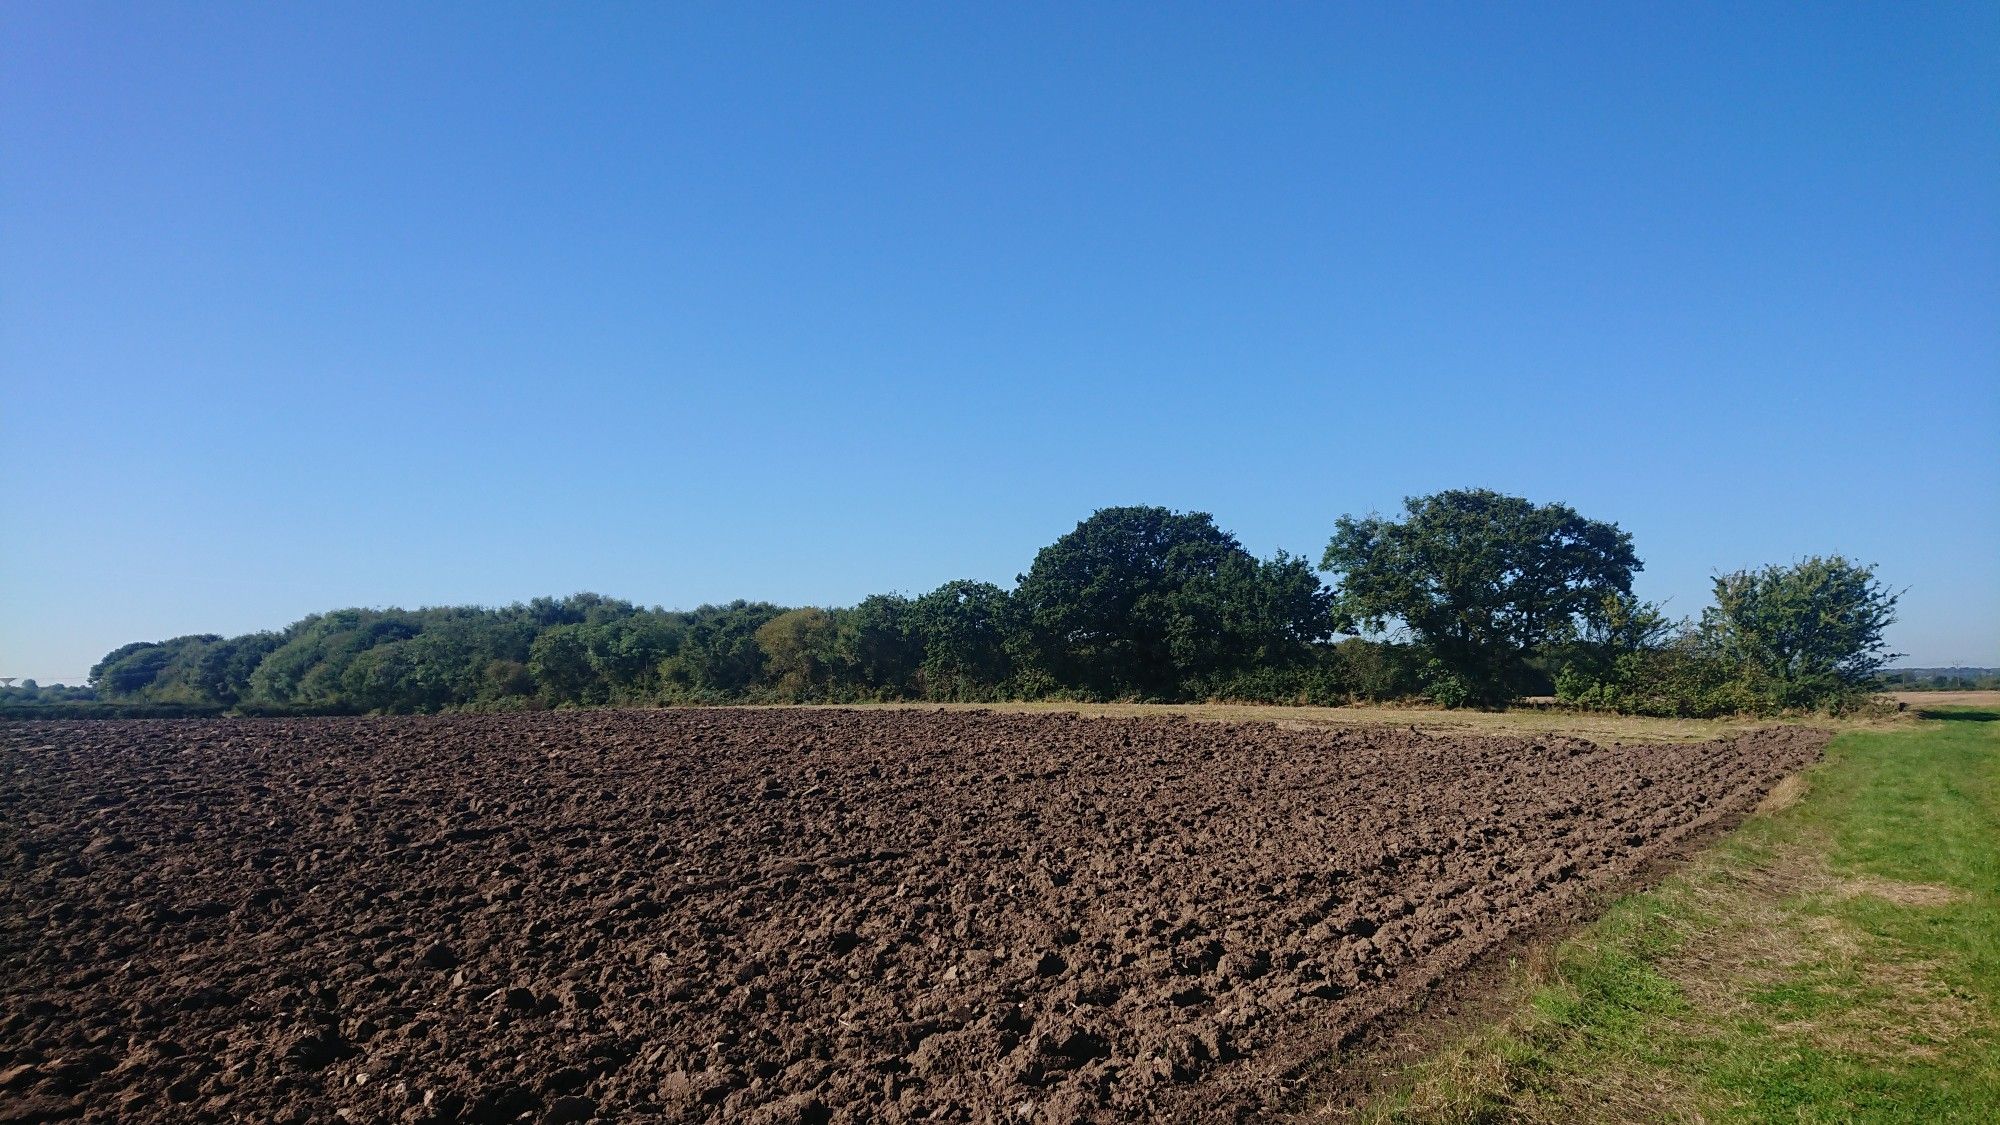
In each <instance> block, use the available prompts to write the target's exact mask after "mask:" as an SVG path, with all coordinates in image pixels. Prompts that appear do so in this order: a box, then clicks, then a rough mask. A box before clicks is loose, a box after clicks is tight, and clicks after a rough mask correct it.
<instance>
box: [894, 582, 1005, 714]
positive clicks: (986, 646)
mask: <svg viewBox="0 0 2000 1125" xmlns="http://www.w3.org/2000/svg"><path fill="white" fill-rule="evenodd" d="M1013 613H1014V603H1013V601H1012V599H1011V598H1010V597H1009V595H1008V593H1007V591H1005V590H1002V589H1001V588H1000V587H998V586H995V585H993V584H992V583H990V582H972V581H966V580H960V581H957V582H947V583H945V584H944V585H942V586H940V587H938V588H937V589H935V590H932V591H931V592H930V593H928V594H925V595H924V596H923V597H921V598H918V599H917V600H916V602H915V603H913V604H912V605H911V607H910V617H911V631H912V634H913V635H914V636H915V638H916V641H917V648H918V651H919V652H920V653H921V656H920V659H919V664H918V668H917V681H918V685H919V691H918V694H920V695H921V696H922V697H923V698H925V699H932V700H938V701H956V702H987V701H990V700H992V699H994V698H997V697H998V695H999V694H1000V693H1001V692H1002V691H1003V690H1004V689H1005V687H1006V685H1008V684H1009V682H1010V681H1012V680H1013V678H1014V662H1013V658H1012V656H1011V655H1010V654H1009V651H1008V644H1009V640H1010V639H1011V638H1013V637H1015V636H1017V635H1018V634H1019V630H1018V629H1017V628H1016V626H1015V623H1014V617H1013Z"/></svg>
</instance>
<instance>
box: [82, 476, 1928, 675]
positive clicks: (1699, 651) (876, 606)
mask: <svg viewBox="0 0 2000 1125" xmlns="http://www.w3.org/2000/svg"><path fill="white" fill-rule="evenodd" d="M1641 567H1642V564H1641V562H1640V560H1639V558H1638V557H1637V555H1636V554H1635V553H1634V551H1633V546H1632V540H1631V536H1630V535H1628V534H1627V533H1625V532H1624V531H1622V530H1620V529H1619V528H1618V526H1617V525H1616V524H1612V523H1606V522H1600V521H1596V520H1591V519H1586V518H1584V517H1583V516H1581V515H1579V514H1578V513H1577V512H1576V511H1575V510H1574V509H1572V508H1570V507H1568V506H1567V505H1564V504H1541V505H1537V504H1533V503H1530V502H1529V501H1527V500H1524V499H1521V498H1519V497H1512V496H1505V495H1501V494H1499V493H1495V492H1491V491H1487V490H1454V491H1447V492H1440V493H1437V494H1435V495H1431V496H1425V497H1417V498H1412V499H1410V500H1408V501H1406V502H1405V504H1404V510H1403V512H1402V513H1401V514H1400V515H1399V516H1397V517H1394V518H1388V517H1382V516H1368V517H1365V518H1357V517H1344V518H1342V519H1341V520H1339V521H1338V522H1337V524H1336V526H1335V530H1334V534H1333V536H1332V539H1331V541H1330V542H1329V544H1328V545H1327V547H1326V550H1325V552H1324V553H1323V555H1322V557H1321V560H1320V564H1319V566H1318V567H1317V568H1315V567H1314V566H1313V565H1312V564H1311V563H1310V562H1308V561H1307V560H1305V559H1303V558H1300V557H1297V556H1293V555H1289V554H1286V553H1284V552H1282V551H1280V552H1278V553H1277V554H1276V555H1274V556H1273V557H1271V558H1268V559H1260V558H1257V557H1255V556H1253V555H1252V554H1251V553H1250V552H1248V551H1247V550H1245V549H1244V547H1243V545H1242V544H1241V543H1240V542H1239V541H1238V540H1237V539H1236V537H1235V536H1234V535H1232V534H1230V533H1229V532H1227V531H1225V530H1223V529H1221V528H1219V527H1218V526H1217V525H1216V523H1215V521H1214V519H1213V517H1211V516H1210V515H1208V514H1206V513H1201V512H1177V511H1170V510H1168V509H1165V508H1158V507H1116V508H1105V509H1101V510H1099V511H1098V512H1096V513H1094V514H1093V515H1091V516H1090V517H1089V518H1088V519H1085V520H1083V521H1082V522H1081V523H1079V524H1078V525H1077V526H1076V528H1075V530H1073V531H1071V532H1069V533H1068V534H1066V535H1064V536H1062V537H1061V538H1059V539H1058V540H1056V541H1055V542H1054V543H1052V544H1050V545H1048V546H1047V547H1044V548H1042V550H1041V551H1040V552H1039V553H1037V554H1036V556H1035V558H1034V560H1033V562H1032V564H1031V565H1030V566H1029V568H1028V570H1027V572H1026V573H1025V574H1022V575H1020V576H1019V577H1018V579H1017V581H1016V584H1015V586H1014V587H1013V588H1012V589H1005V588H1002V587H1000V586H997V585H994V584H992V583H988V582H979V581H972V580H959V581H953V582H947V583H945V584H944V585H942V586H940V587H938V588H937V589H935V590H932V591H930V592H929V593H926V594H923V595H921V596H917V597H909V596H905V595H902V594H878V595H875V596H872V597H869V598H866V599H863V600H862V601H861V602H860V603H859V604H856V605H853V606H847V607H838V608H820V607H786V606H779V605H773V604H770V603H768V602H748V601H736V602H731V603H729V604H727V605H705V606H701V607H699V608H697V609H693V610H666V609H661V608H658V607H652V608H647V607H641V606H638V605H635V604H633V603H631V602H627V601H621V600H619V599H616V598H608V597H604V596H601V595H597V594H575V595H572V596H570V597H566V598H537V599H535V600H533V601H530V602H527V603H517V604H514V605H510V606H505V607H501V608H485V607H465V606H454V607H439V608H427V609H417V610H402V609H342V610H335V611H333V612H330V613H325V614H314V615H312V616H309V617H306V618H304V619H303V620H300V621H297V622H295V623H293V624H292V625H290V626H288V627H286V628H284V629H282V630H278V631H275V632H261V633H251V634H246V635H243V636H236V637H224V636H220V635H216V634H201V635H193V636H184V637H175V638H173V639H170V640H166V641H145V642H137V643H133V644H128V645H124V646H122V647H120V648H118V649H115V650H113V651H112V652H110V653H108V654H107V655H106V656H105V657H104V659H103V660H101V661H99V662H98V664H97V665H96V666H95V667H93V668H92V669H91V672H90V685H91V688H92V689H93V691H94V694H95V696H96V698H97V699H98V700H99V701H102V702H108V703H113V704H123V705H128V706H132V705H146V706H152V707H169V708H170V707H183V708H189V709H225V708H226V709H234V710H237V711H239V712H243V713H252V714H257V713H263V714H271V713H369V712H383V713H410V712H434V711H444V710H453V709H510V708H546V707H564V706H603V705H629V706H653V705H663V704H682V703H731V702H808V701H812V702H855V701H865V700H884V701H886V700H931V701H950V702H991V701H998V700H1005V699H1076V700H1108V699H1137V700H1153V701H1175V700H1233V701H1244V702H1251V701H1255V702H1274V703H1316V704H1341V703H1349V702H1362V701H1387V700H1400V699H1412V700H1414V699H1425V700H1428V701H1430V702H1432V703H1435V704H1439V705H1443V706H1447V707H1458V706H1469V705H1470V706H1500V705H1505V704H1507V703H1509V702H1512V701H1515V700H1518V699H1520V698H1521V697H1523V696H1527V695H1546V694H1554V695H1555V696H1557V697H1558V698H1559V699H1561V700H1562V701H1564V702H1566V703H1569V704H1572V705H1575V706H1580V707H1593V708H1603V709H1609V710H1618V711H1629V712H1635V713H1644V714H1661V715H1715V714H1724V713H1737V712H1772V711H1778V710H1804V709H1815V708H1818V709H1834V710H1839V709H1843V708H1848V707H1852V706H1854V705H1855V704H1856V703H1857V702H1858V701H1860V700H1861V699H1863V698H1865V697H1866V695H1867V694H1868V693H1869V692H1870V691H1871V690H1872V689H1873V687H1874V685H1875V680H1876V673H1877V672H1878V670H1879V669H1880V668H1881V667H1882V666H1883V664H1884V663H1885V662H1886V661H1887V660H1888V659H1890V654H1888V653H1886V652H1885V651H1884V649H1883V643H1882V630H1883V628H1884V627H1886V626H1887V625H1888V624H1889V623H1890V622H1891V621H1893V620H1894V607H1895V604H1896V595H1895V594H1894V593H1892V592H1890V591H1889V590H1887V589H1885V588H1884V587H1883V586H1882V585H1881V583H1880V582H1879V581H1877V580H1876V578H1875V575H1874V572H1873V568H1872V567H1868V566H1862V565H1858V564H1855V563H1852V562H1849V561H1848V560H1846V559H1844V558H1841V557H1838V556H1835V557H1830V558H1809V559H1806V560H1803V561H1801V562H1798V563H1795V564H1793V565H1789V566H1774V567H1768V568H1765V569H1763V570H1758V571H1746V572H1740V573H1736V574H1729V575H1724V576H1721V577H1718V578H1716V579H1715V582H1714V597H1715V600H1714V603H1713V604H1712V605H1710V606H1709V607H1708V608H1706V609H1705V610H1703V612H1702V613H1701V615H1700V616H1699V618H1697V619H1692V620H1685V621H1674V620H1671V619H1669V618H1668V617H1667V616H1666V615H1665V613H1664V612H1663V611H1662V610H1661V608H1660V607H1659V606H1657V605H1652V604H1648V603H1645V602H1643V601H1640V600H1639V599H1637V598H1635V597H1634V596H1633V594H1632V579H1633V576H1634V575H1635V574H1636V573H1637V572H1639V571H1640V569H1641ZM1322 574H1325V575H1327V576H1329V577H1330V579H1331V582H1330V583H1329V582H1328V581H1323V580H1322V578H1321V575H1322Z"/></svg>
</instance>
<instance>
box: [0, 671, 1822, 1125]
mask: <svg viewBox="0 0 2000 1125" xmlns="http://www.w3.org/2000/svg"><path fill="white" fill-rule="evenodd" d="M1823 741H1824V736H1822V735H1819V734H1817V733H1815V732H1810V731H1804V730H1799V729H1790V728H1781V729H1774V730H1769V731H1762V732H1758V733H1755V734H1751V735H1745V736H1741V737H1738V738H1735V739H1732V740H1728V741H1722V742H1713V743H1706V744H1699V745H1644V746H1633V747H1624V748H1604V747H1599V746H1596V745H1593V744H1590V743H1586V742H1581V741H1572V740H1566V739H1540V740H1533V741H1530V740H1522V739H1506V738H1453V739H1440V738H1431V737H1426V736H1424V735H1421V734H1418V733H1416V732H1414V731H1410V730H1401V729H1388V728H1379V729H1364V730H1352V731H1341V732H1325V731H1295V730H1287V729H1281V728H1279V727H1276V726H1270V725H1224V724H1213V723H1200V722H1191V721H1186V720H1177V719H1134V720H1107V719H1083V718H1078V717H1076V716H1070V715H1061V714H1043V715H1007V714H991V713H985V712H964V711H960V712H952V713H939V712H921V711H803V710H681V711H624V712H620V711H596V712H581V713H556V714H518V715H485V716H456V717H432V718H382V719H298V720H202V721H133V722H72V723H62V722H37V723H12V724H5V725H0V1120H39V1119H61V1118H82V1119H85V1120H95V1121H114V1120H116V1121H259V1122H262V1121H275V1122H321V1121H328V1122H333V1121H341V1120H345V1121H348V1122H356V1123H359V1122H373V1121H410V1122H452V1121H467V1122H500V1121H517V1120H525V1121H543V1122H565V1121H589V1120H601V1121H636V1120H663V1121H709V1120H713V1121H750V1122H823V1121H834V1122H855V1123H859V1122H873V1121H904V1120H972V1121H1009V1122H1028V1121H1034V1122H1046V1121H1072V1120H1081V1121H1089V1120H1152V1119H1159V1118H1174V1117H1180V1118H1185V1119H1195V1120H1209V1119H1215V1118H1217V1117H1228V1116H1235V1115H1243V1114H1254V1113H1257V1112H1260V1111H1263V1110H1267V1109H1269V1108H1270V1107H1271V1106H1273V1105H1274V1104H1276V1101H1277V1099H1279V1098H1280V1097H1281V1095H1282V1092H1283V1090H1284V1088H1285V1080H1286V1078H1287V1076H1288V1075H1290V1074H1293V1073H1295V1072H1296V1071H1297V1070H1298V1069H1299V1068H1300V1067H1302V1066H1305V1065H1307V1064H1309V1063H1311V1062H1312V1061H1313V1060H1315V1059H1319V1058H1323V1057H1324V1052H1325V1051H1326V1050H1327V1049H1330V1048H1331V1047H1332V1046H1333V1045H1335V1044H1336V1043H1337V1042H1338V1041H1339V1038H1340V1037H1341V1036H1342V1035H1343V1034H1346V1033H1348V1032H1351V1031H1353V1030H1354V1029H1355V1028H1357V1027H1359V1026H1362V1025H1363V1024H1364V1023H1366V1022H1367V1021H1369V1020H1372V1019H1374V1018H1376V1017H1378V1016H1380V1015H1382V1014H1383V1013H1385V1012H1390V1011H1393V1010H1395V1009H1397V1008H1398V1007H1400V1006H1404V1005H1407V1004H1409V1003H1410V1002H1411V1001H1412V1000H1413V999H1415V998H1416V997H1418V996H1420V995H1421V994H1422V992H1423V991H1424V990H1425V989H1426V988H1428V987H1429V986H1431V985H1433V984H1435V983H1436V982H1437V981H1438V980H1440V979H1441V978H1442V977H1443V976H1445V975H1446V974H1449V973H1451V972H1453V971H1454V970H1457V969H1461V968H1463V967H1464V966H1465V965H1466V964H1467V963H1468V962H1470V961H1471V960H1472V959H1473V958H1475V957H1476V956H1477V955H1478V954H1479V953H1481V952H1482V951H1485V950H1487V949H1490V948H1491V947H1493V946H1494V945H1495V944H1496V943H1498V942H1500V941H1501V940H1502V939H1504V938H1506V937H1507V936H1508V935H1509V934H1510V933H1514V932H1517V931H1519V930H1520V929H1521V928H1523V927H1524V926H1528V925H1531V924H1533V923H1536V922H1538V921H1542V920H1547V919H1550V918H1553V917H1558V916H1562V915H1563V914H1564V912H1565V911H1573V910H1575V909H1576V908H1577V906H1578V904H1579V903H1580V901H1581V900H1582V898H1583V896H1586V895H1588V894H1589V893H1590V892H1591V891H1592V890H1593V889H1597V888H1602V887H1604V886H1607V885H1609V884H1611V883H1614V882H1616V881H1618V880H1620V879H1622V878H1624V877H1626V876H1629V875H1630V874H1631V873H1632V872H1633V871H1634V870H1635V869H1637V868H1638V867H1639V866H1640V865H1642V864H1643V863H1645V862H1646V861H1647V860H1648V859H1650V858H1652V857H1654V856H1656V855H1658V854H1659V853H1661V852H1662V851H1663V850H1666V849H1668V848H1671V847H1672V846H1673V845H1674V843H1675V842H1676V841H1678V840H1681V839H1683V838H1685V837H1687V836H1688V835H1689V834H1691V833H1695V832H1698V831H1700V830H1701V829H1703V828H1704V827H1707V826H1710V825H1713V824H1714V823H1715V822H1716V821H1718V820H1720V819H1723V818H1726V817H1730V816H1733V815H1738V814H1741V813H1742V812H1744V811H1745V810H1747V809H1748V808H1749V807H1751V806H1752V805H1754V804H1755V802H1756V801H1757V800H1758V798H1759V796H1760V795H1761V794H1762V793H1763V792H1764V791H1765V790H1766V789H1767V788H1768V787H1769V786H1770V785H1771V784H1772V783H1774V782H1775V781H1776V780H1777V779H1778V778H1780V777H1781V776H1783V775H1784V774H1786V773H1789V772H1792V771H1794V770H1797V769H1799V768H1800V767H1801V766H1803V765H1805V764H1806V763H1807V762H1808V761H1810V760H1812V759H1813V758H1814V757H1816V756H1817V754H1818V752H1819V749H1820V746H1821V744H1822V743H1823Z"/></svg>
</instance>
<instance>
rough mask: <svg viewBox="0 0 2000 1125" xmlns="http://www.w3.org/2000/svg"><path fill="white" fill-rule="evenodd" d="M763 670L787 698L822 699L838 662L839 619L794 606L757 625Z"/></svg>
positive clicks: (833, 678) (840, 664)
mask: <svg viewBox="0 0 2000 1125" xmlns="http://www.w3.org/2000/svg"><path fill="white" fill-rule="evenodd" d="M756 639H757V647H758V648H760V649H762V650H763V651H764V671H765V674H766V675H767V676H768V677H769V678H770V681H771V687H772V690H774V691H775V692H776V693H777V697H778V698H779V699H782V700H785V701H787V702H801V701H805V700H815V699H826V698H827V697H828V696H829V695H830V694H831V692H832V691H833V687H834V680H835V678H836V676H837V675H838V674H839V672H840V670H841V666H842V663H843V662H842V660H841V653H840V622H838V621H836V620H835V619H834V616H833V614H831V613H828V612H827V611H826V610H823V609H794V610H790V611H788V612H786V613H781V614H779V615H778V616H776V617H773V618H772V619H770V620H769V621H766V622H764V624H762V625H760V626H758V627H757V633H756Z"/></svg>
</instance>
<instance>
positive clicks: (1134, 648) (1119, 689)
mask: <svg viewBox="0 0 2000 1125" xmlns="http://www.w3.org/2000/svg"><path fill="white" fill-rule="evenodd" d="M1302 576H1303V578H1304V579H1305V580H1307V581H1308V582H1309V586H1306V585H1302V584H1301V577H1302ZM1014 598H1015V601H1016V603H1017V605H1018V607H1019V614H1020V618H1019V620H1020V621H1021V624H1022V626H1023V627H1024V636H1023V642H1024V643H1023V644H1022V645H1021V648H1022V651H1023V652H1024V654H1025V655H1026V657H1027V660H1028V662H1029V663H1030V664H1031V665H1032V666H1033V667H1034V669H1035V670H1036V671H1038V672H1040V673H1042V674H1043V675H1044V676H1046V677H1047V678H1048V679H1049V680H1051V681H1053V682H1055V683H1057V684H1061V685H1065V686H1068V687H1071V688H1076V689H1081V690H1083V691H1086V692H1089V693H1092V694H1095V695H1097V696H1100V697H1105V698H1112V697H1122V696H1138V697H1141V698H1148V699H1173V698H1178V697H1180V696H1181V695H1182V694H1183V693H1184V692H1186V691H1187V690H1188V689H1189V688H1190V687H1191V686H1194V685H1199V684H1201V683H1203V682H1205V681H1212V680H1213V679H1214V678H1216V677H1218V676H1226V675H1228V674H1230V673H1233V672H1237V671H1243V670H1247V669H1249V668H1251V667H1253V666H1255V665H1256V664H1257V663H1258V662H1260V661H1263V662H1268V663H1274V664H1277V663H1285V662H1289V661H1294V660H1297V659H1300V658H1302V657H1303V656H1304V654H1305V650H1306V646H1308V645H1309V644H1311V643H1312V642H1314V641H1316V640H1319V639H1321V638H1323V637H1325V636H1326V635H1328V634H1329V633H1330V632H1331V631H1332V630H1331V620H1330V619H1329V617H1328V615H1327V598H1326V595H1325V594H1324V592H1323V591H1321V590H1320V588H1319V582H1318V580H1317V579H1316V578H1314V577H1313V576H1312V575H1311V573H1310V570H1309V569H1308V568H1306V567H1304V565H1303V564H1301V563H1299V562H1298V561H1297V560H1292V559H1289V558H1287V557H1285V556H1283V555H1280V556H1278V557H1277V558H1276V559H1274V560H1272V561H1271V562H1269V563H1260V562H1258V561H1257V560H1256V559H1255V558H1253V557H1252V556H1251V555H1250V554H1249V552H1247V551H1245V550H1244V549H1243V547H1242V545H1241V544H1239V543H1238V542H1237V541H1236V538H1235V536H1233V535H1230V534H1229V533H1228V532H1225V531H1223V530H1221V529H1220V528H1218V527H1216V526H1215V522H1214V520H1213V518H1212V517H1210V516H1209V515H1208V514H1206V513H1203V512H1192V513H1183V512H1173V511H1169V510H1168V509H1166V508H1144V507H1132V508H1104V509H1101V510H1100V511H1098V512H1097V513H1096V514H1094V515H1092V516H1091V517H1090V518H1089V519H1087V520H1084V521H1083V522H1082V523H1079V524H1078V525H1077V526H1076V530H1074V531H1072V532H1070V533H1069V534H1067V535H1065V536H1063V537H1062V538H1061V539H1058V540H1057V541H1056V542H1055V543H1053V544H1051V545H1049V546H1048V547H1044V548H1043V549H1042V551H1041V553H1039V554H1038V555H1036V556H1035V562H1034V565H1033V566H1032V567H1030V568H1029V571H1028V573H1027V574H1026V575H1024V576H1023V577H1022V579H1021V584H1020V588H1019V589H1017V590H1016V591H1015V594H1014Z"/></svg>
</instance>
